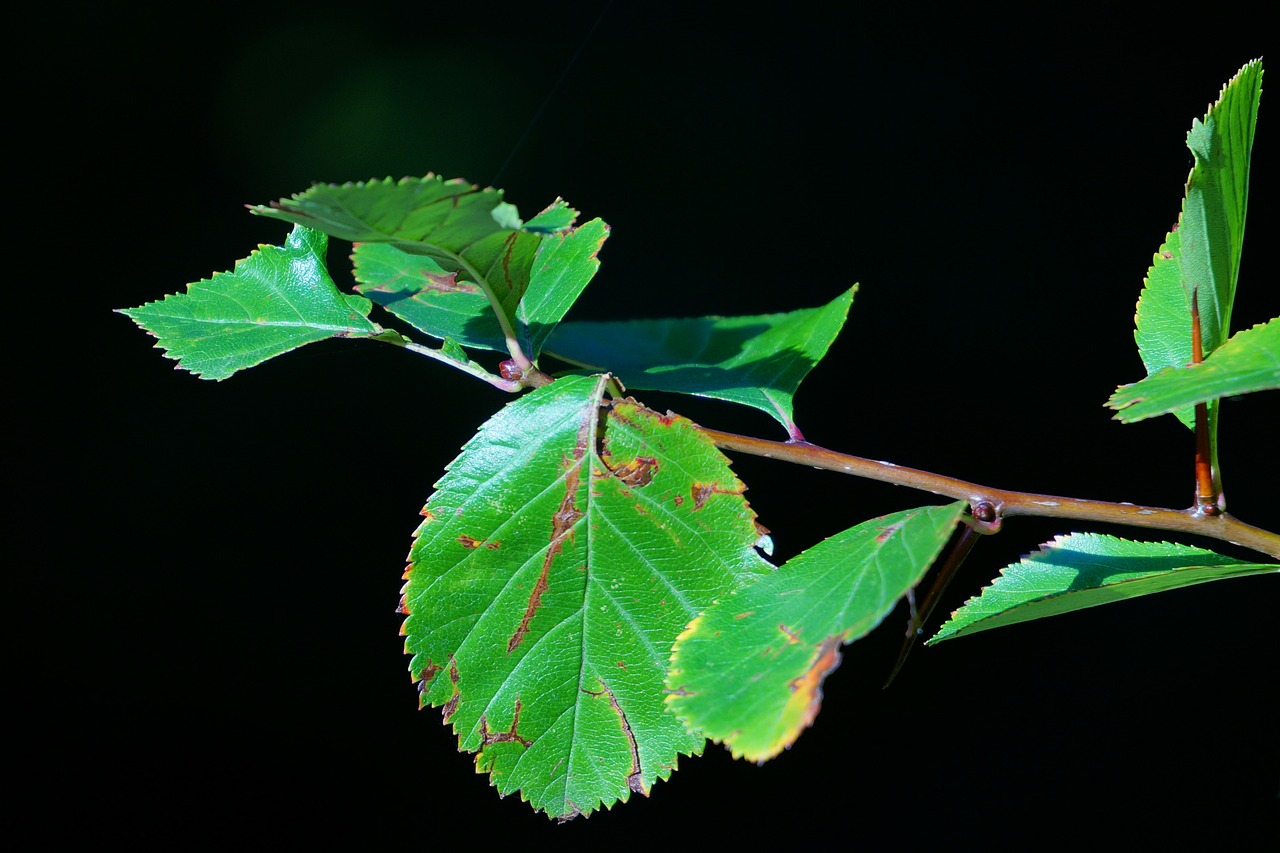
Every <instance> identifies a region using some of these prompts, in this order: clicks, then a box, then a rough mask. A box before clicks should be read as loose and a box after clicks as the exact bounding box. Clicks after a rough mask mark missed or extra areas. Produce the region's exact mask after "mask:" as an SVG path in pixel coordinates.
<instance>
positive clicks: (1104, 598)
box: [926, 533, 1280, 645]
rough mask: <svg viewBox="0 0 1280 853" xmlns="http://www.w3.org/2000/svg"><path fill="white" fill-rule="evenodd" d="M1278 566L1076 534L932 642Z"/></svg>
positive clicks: (990, 592) (1012, 572) (1006, 579)
mask: <svg viewBox="0 0 1280 853" xmlns="http://www.w3.org/2000/svg"><path fill="white" fill-rule="evenodd" d="M1277 571H1280V565H1277V564H1275V563H1252V562H1248V561H1245V560H1238V559H1235V558H1233V557H1227V556H1224V555H1222V554H1217V553H1214V552H1213V551H1206V550H1204V549H1202V548H1193V547H1190V546H1187V545H1178V544H1171V543H1168V542H1135V541H1132V540H1128V539H1120V538H1118V537H1115V536H1103V535H1099V534H1093V533H1072V534H1070V535H1067V536H1059V537H1056V538H1055V539H1053V540H1052V541H1050V542H1047V543H1045V544H1044V545H1042V546H1040V549H1039V550H1038V551H1036V552H1035V553H1033V554H1030V555H1028V556H1026V557H1024V558H1023V559H1022V560H1021V561H1019V562H1017V563H1014V564H1012V565H1009V566H1006V567H1005V568H1004V569H1002V570H1001V572H1000V575H999V577H997V578H996V579H995V580H994V581H992V582H991V584H990V586H987V587H985V588H984V589H983V590H982V592H981V593H979V594H978V595H977V596H974V597H973V598H970V599H969V600H968V601H966V602H965V603H964V604H963V605H962V606H961V607H960V608H958V609H957V610H956V611H955V612H954V613H952V614H951V618H950V619H949V620H948V621H947V622H945V623H944V624H943V625H942V627H940V628H939V629H938V631H937V633H936V634H934V636H933V637H931V638H930V639H929V640H927V641H926V645H932V644H933V643H939V642H942V641H943V640H950V639H954V638H956V637H962V636H966V635H968V634H974V633H977V632H978V631H986V630H988V629H990V628H999V627H1001V626H1005V625H1013V624H1016V623H1018V622H1027V621H1030V620H1032V619H1043V618H1045V617H1047V616H1056V615H1058V614H1061V613H1068V612H1070V611H1073V610H1081V609H1083V608H1086V607H1095V606H1097V605H1100V604H1110V603H1112V602H1116V601H1122V600H1124V599H1129V598H1136V597H1138V596H1141V595H1150V594H1151V593H1156V592H1165V591H1167V590H1172V589H1179V588H1181V587H1186V586H1193V585H1195V584H1201V583H1206V582H1208V581H1217V580H1225V579H1227V578H1235V577H1244V576H1247V575H1258V574H1274V573H1276V572H1277Z"/></svg>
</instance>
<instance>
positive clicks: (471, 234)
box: [249, 174, 519, 252]
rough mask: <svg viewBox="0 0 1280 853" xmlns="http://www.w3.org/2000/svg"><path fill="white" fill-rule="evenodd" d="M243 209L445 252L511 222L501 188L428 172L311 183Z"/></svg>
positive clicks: (355, 239) (343, 235)
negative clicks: (416, 175)
mask: <svg viewBox="0 0 1280 853" xmlns="http://www.w3.org/2000/svg"><path fill="white" fill-rule="evenodd" d="M249 210H250V211H251V212H253V213H256V214H258V215H260V216H268V217H271V218H274V219H283V220H284V221H286V222H293V223H297V224H299V225H306V226H307V227H309V228H314V229H316V230H318V231H323V232H325V233H326V234H328V235H330V236H332V237H337V238H339V239H341V240H346V241H348V242H351V243H363V242H378V243H385V242H400V243H431V244H433V245H435V246H439V247H440V248H442V249H445V250H447V251H449V252H460V251H461V250H462V249H464V248H466V247H467V246H470V245H472V244H474V243H476V242H478V241H480V240H482V239H484V238H485V237H488V236H490V235H491V234H493V233H495V232H498V231H503V230H514V229H510V228H506V227H504V226H505V225H506V224H510V223H511V222H512V213H511V210H512V209H511V205H505V206H504V202H503V201H502V191H501V190H496V189H493V188H486V189H480V188H479V187H477V186H475V185H474V184H471V183H468V182H467V181H464V180H462V179H461V178H451V179H450V180H447V181H446V180H444V179H443V178H441V177H440V176H438V175H430V174H429V175H427V176H425V177H422V178H401V179H400V180H399V181H393V180H392V179H391V178H385V179H384V180H381V181H377V180H374V181H360V182H354V183H345V184H316V185H315V186H313V187H311V188H310V189H308V190H307V191H306V192H302V193H295V194H294V195H293V196H291V197H290V198H282V199H279V200H278V201H274V202H272V203H271V204H269V205H255V206H252V207H250V208H249ZM518 219H519V217H518V216H517V217H515V220H516V221H518Z"/></svg>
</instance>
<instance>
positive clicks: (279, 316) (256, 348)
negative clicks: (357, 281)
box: [120, 226, 381, 379]
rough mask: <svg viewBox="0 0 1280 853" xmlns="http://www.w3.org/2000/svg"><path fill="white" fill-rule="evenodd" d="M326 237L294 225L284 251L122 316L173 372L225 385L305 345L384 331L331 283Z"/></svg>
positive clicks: (360, 301)
mask: <svg viewBox="0 0 1280 853" xmlns="http://www.w3.org/2000/svg"><path fill="white" fill-rule="evenodd" d="M327 242H328V238H326V237H325V235H324V234H322V233H320V232H319V231H312V230H311V229H308V228H303V227H301V226H297V227H295V228H294V229H293V231H292V233H290V235H289V237H288V239H287V240H286V241H285V244H284V245H283V246H259V247H258V249H257V251H255V252H253V253H252V254H251V255H249V256H248V257H247V258H244V259H242V260H240V261H237V262H236V265H235V268H234V270H233V271H231V272H223V273H215V274H214V275H213V277H212V278H209V279H206V280H203V281H198V282H196V283H194V284H191V285H188V287H187V292H186V293H175V294H171V295H169V296H166V297H165V298H164V299H162V300H159V301H157V302H148V303H147V304H146V305H141V306H139V307H137V308H127V309H122V310H121V312H120V313H122V314H125V315H127V316H128V317H130V318H131V319H132V320H133V321H134V322H135V323H137V324H138V325H139V326H141V327H142V328H144V329H146V330H147V331H148V332H150V333H151V334H152V335H154V336H155V337H156V338H157V340H158V343H157V344H156V346H158V347H160V348H161V349H164V350H165V351H166V352H165V354H166V355H167V356H169V358H173V359H177V361H178V366H179V367H182V368H184V369H186V370H190V371H191V372H192V373H195V374H196V375H197V376H200V377H201V378H202V379H226V378H227V377H228V376H231V375H232V374H233V373H235V372H236V371H237V370H243V369H245V368H246V367H253V366H254V365H256V364H261V363H262V362H264V361H266V360H267V359H269V358H272V357H273V356H277V355H280V354H282V353H286V352H288V351H290V350H293V349H297V348H298V347H300V346H303V345H304V344H309V343H314V342H316V341H322V340H325V339H326V338H333V337H369V336H372V335H375V334H377V333H378V332H379V331H381V330H380V329H379V328H378V327H377V326H376V325H374V324H373V323H371V322H370V321H369V320H368V319H367V318H368V314H369V309H370V305H369V301H368V300H367V299H364V298H362V297H359V296H350V295H346V294H343V293H342V292H341V291H339V290H338V288H337V286H336V285H335V284H334V283H333V279H331V278H330V277H329V272H328V270H327V269H326V268H325V264H324V253H325V247H326V245H327Z"/></svg>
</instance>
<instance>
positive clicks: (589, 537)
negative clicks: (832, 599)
mask: <svg viewBox="0 0 1280 853" xmlns="http://www.w3.org/2000/svg"><path fill="white" fill-rule="evenodd" d="M605 381H606V377H604V376H583V377H567V378H564V379H561V380H558V381H556V382H554V383H552V384H551V385H548V386H546V387H544V388H541V389H538V390H535V391H533V392H531V393H529V394H528V395H526V396H524V397H521V398H519V399H517V400H516V401H514V402H512V403H510V404H508V405H507V406H506V407H505V408H504V409H502V410H501V411H500V412H499V413H498V414H497V415H495V416H494V417H493V418H492V419H491V420H490V421H489V422H488V423H487V424H485V426H484V427H483V428H482V429H481V430H480V432H479V433H478V434H477V435H476V436H475V437H474V438H473V439H472V440H471V441H470V442H469V443H468V444H467V446H466V447H465V448H464V449H463V452H462V454H461V455H460V456H459V457H458V458H457V459H456V460H455V461H454V462H453V463H452V464H451V465H450V466H449V470H448V473H447V474H446V475H445V476H444V477H443V478H442V479H441V480H440V482H439V483H437V485H436V490H435V492H434V494H433V495H432V497H431V499H430V501H429V502H428V503H427V506H426V509H425V510H424V511H423V515H424V517H425V520H424V522H423V523H422V525H421V526H420V527H419V529H418V531H417V532H416V534H415V541H414V545H413V548H412V551H411V553H410V566H409V569H408V571H407V572H406V579H407V583H406V585H405V589H404V598H403V602H402V610H403V612H404V613H405V614H406V615H407V618H406V620H405V623H404V629H403V632H404V633H405V635H406V638H407V639H406V643H405V648H406V652H407V653H409V654H412V655H413V661H412V664H411V672H412V674H413V676H414V679H415V680H416V681H418V683H419V688H420V691H421V698H422V703H423V704H424V705H432V706H442V707H443V709H444V715H445V719H446V721H447V722H448V723H449V724H451V726H452V727H453V730H454V731H455V732H456V733H457V734H458V742H459V748H460V749H463V750H468V751H473V752H477V757H476V767H477V769H478V770H481V771H487V772H489V773H490V776H491V780H492V783H493V785H494V786H495V787H496V788H497V789H498V791H499V792H501V793H502V794H509V793H512V792H516V791H518V792H519V793H520V796H521V797H522V799H525V800H527V801H528V802H529V803H530V804H531V805H532V806H533V807H534V808H535V809H538V810H541V811H545V812H546V814H547V815H548V816H549V817H553V818H558V819H568V818H571V817H574V816H576V815H578V814H589V813H590V812H591V811H593V810H595V809H597V808H598V807H600V806H602V805H603V806H605V807H609V806H612V805H613V804H614V803H615V802H618V801H625V800H626V799H628V797H629V796H630V794H631V793H632V792H636V791H638V792H641V793H644V794H648V792H649V790H650V788H651V786H652V785H653V783H654V782H655V781H656V780H658V779H665V778H667V777H668V776H669V775H670V774H671V772H672V771H673V770H674V769H675V767H676V764H677V759H678V757H679V756H680V755H691V754H696V753H698V752H700V751H701V749H702V747H703V743H704V741H703V739H702V738H701V737H700V736H698V735H696V734H692V733H690V732H688V731H687V730H686V729H685V728H684V727H683V726H682V725H680V723H679V722H678V721H677V720H676V719H675V718H674V717H673V716H671V715H670V714H668V713H666V710H665V708H664V706H663V701H662V685H663V679H664V677H665V675H666V668H667V663H668V658H669V656H670V651H671V646H672V643H673V642H674V641H675V638H676V636H677V635H678V634H679V632H680V631H681V630H682V629H683V628H684V626H685V625H686V624H688V622H689V620H690V619H692V618H693V617H694V616H695V615H696V614H697V613H698V612H700V611H701V610H702V609H703V608H705V607H706V606H707V605H709V604H710V602H711V601H712V600H713V599H714V598H716V597H717V596H720V595H723V594H725V593H727V592H728V591H729V590H731V589H734V588H736V587H737V586H739V585H741V584H742V583H745V582H746V581H747V580H749V579H752V578H754V577H755V576H757V575H758V574H761V573H764V572H767V571H770V570H771V566H769V564H768V563H767V562H765V560H764V559H763V557H761V556H760V554H759V553H758V552H757V551H756V550H755V548H754V547H753V546H754V545H755V543H756V542H757V540H758V539H759V537H760V532H759V530H758V528H757V526H756V523H755V517H754V514H753V513H752V512H751V510H750V508H749V507H748V506H747V503H746V501H745V500H744V499H743V497H742V492H743V486H742V484H741V483H740V482H739V481H738V480H737V479H736V478H735V477H734V475H733V473H732V472H731V471H730V470H729V466H728V462H727V460H726V459H725V458H724V457H723V456H722V455H721V454H720V452H719V451H718V450H717V449H716V448H715V447H714V446H713V445H712V444H711V443H710V441H709V440H708V439H707V438H706V437H705V436H704V435H703V434H702V433H701V432H700V431H698V430H697V429H696V428H695V427H694V426H693V425H692V424H690V423H689V422H688V421H686V420H684V419H682V418H678V417H674V416H664V415H658V414H657V413H654V412H652V411H649V410H648V409H645V408H644V407H643V406H641V405H639V404H637V403H635V402H634V401H617V402H613V403H612V404H604V403H603V402H602V394H603V391H604V388H605Z"/></svg>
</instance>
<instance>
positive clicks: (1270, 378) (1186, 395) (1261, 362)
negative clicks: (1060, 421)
mask: <svg viewBox="0 0 1280 853" xmlns="http://www.w3.org/2000/svg"><path fill="white" fill-rule="evenodd" d="M1275 388H1280V317H1277V318H1275V319H1272V320H1270V321H1268V322H1267V323H1265V324H1259V325H1257V326H1254V327H1253V328H1252V329H1245V330H1244V331H1242V332H1239V333H1237V334H1235V335H1232V336H1231V339H1230V340H1228V341H1227V342H1226V343H1225V344H1223V345H1222V346H1221V347H1219V348H1218V349H1216V350H1214V352H1213V354H1212V355H1210V356H1209V357H1208V358H1206V359H1205V360H1204V361H1202V362H1201V363H1199V364H1189V365H1187V366H1186V367H1166V368H1164V369H1163V370H1161V371H1160V372H1159V373H1156V374H1155V375H1154V376H1148V377H1147V378H1146V379H1143V380H1141V381H1139V382H1135V383H1133V384H1132V385H1122V386H1120V387H1119V388H1118V389H1116V392H1115V393H1114V394H1112V395H1111V399H1110V400H1108V401H1107V405H1108V406H1110V407H1111V408H1113V409H1117V410H1118V412H1119V413H1118V414H1117V415H1116V419H1117V420H1120V421H1124V422H1125V423H1132V422H1133V421H1138V420H1142V419H1143V418H1149V417H1152V416H1154V415H1163V414H1167V413H1169V412H1172V411H1175V410H1179V409H1185V408H1186V407H1189V406H1194V405H1195V404H1196V403H1203V402H1206V401H1208V400H1216V399H1218V398H1219V397H1231V396H1234V395H1237V394H1248V393H1251V392H1254V391H1267V390H1271V389H1275Z"/></svg>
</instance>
